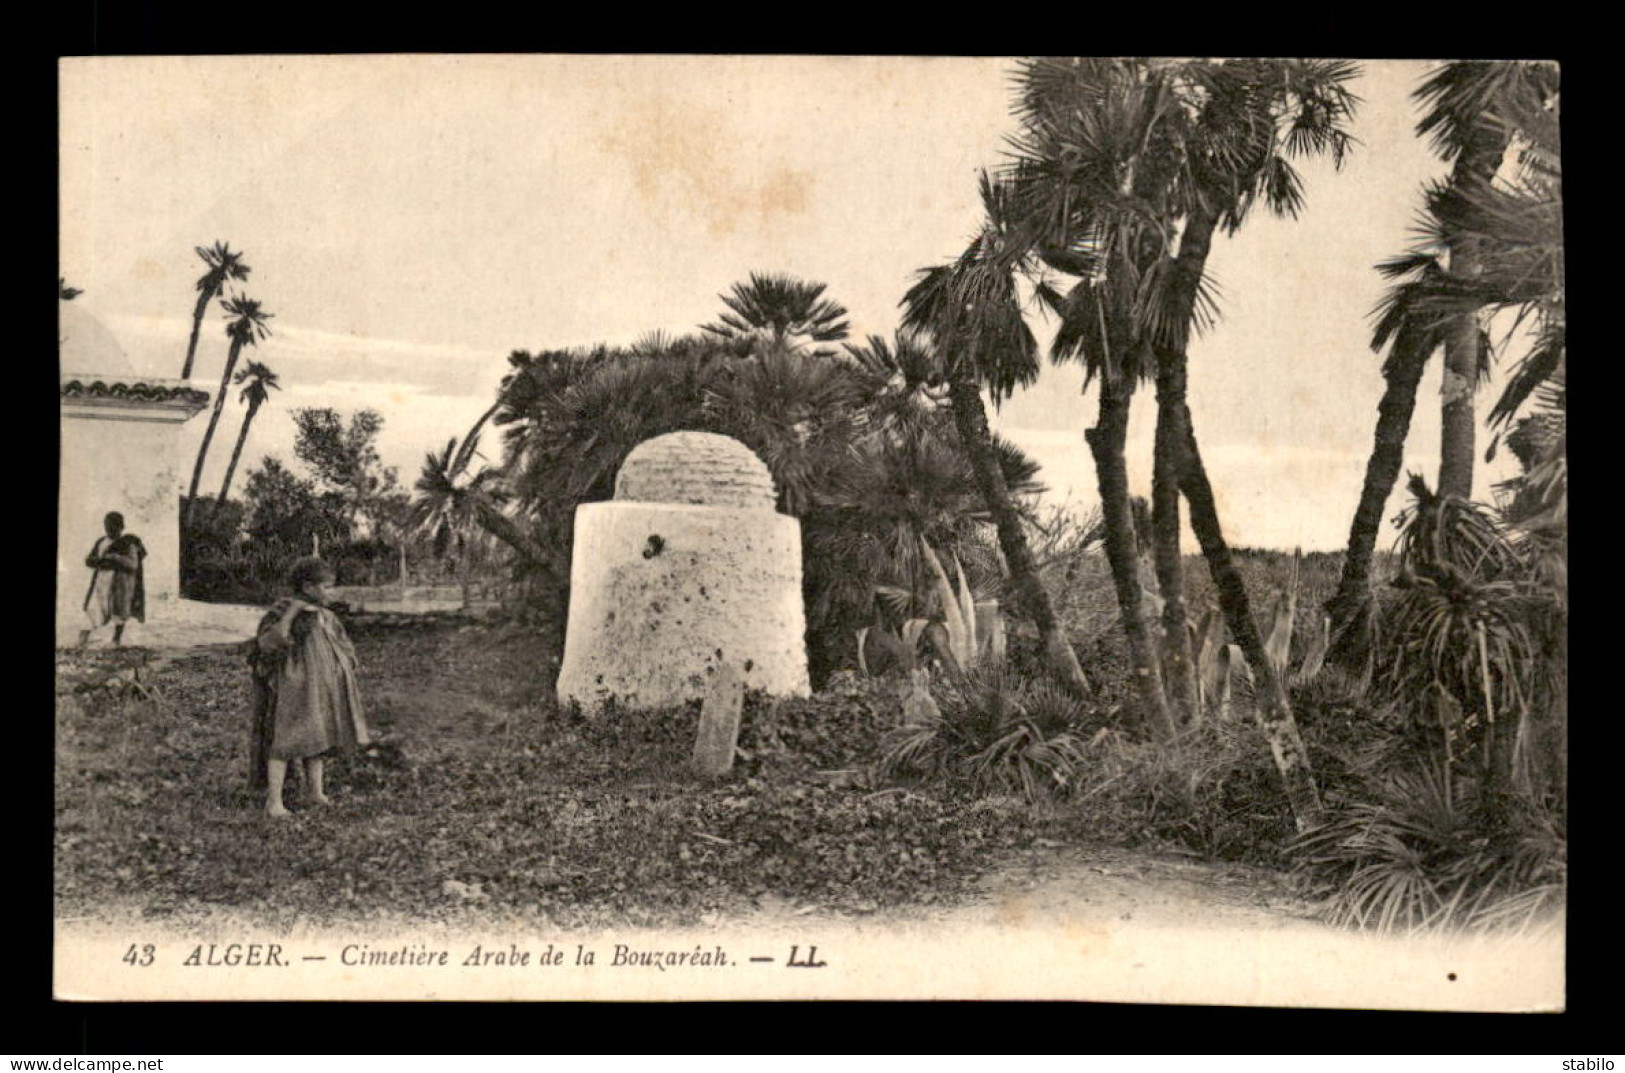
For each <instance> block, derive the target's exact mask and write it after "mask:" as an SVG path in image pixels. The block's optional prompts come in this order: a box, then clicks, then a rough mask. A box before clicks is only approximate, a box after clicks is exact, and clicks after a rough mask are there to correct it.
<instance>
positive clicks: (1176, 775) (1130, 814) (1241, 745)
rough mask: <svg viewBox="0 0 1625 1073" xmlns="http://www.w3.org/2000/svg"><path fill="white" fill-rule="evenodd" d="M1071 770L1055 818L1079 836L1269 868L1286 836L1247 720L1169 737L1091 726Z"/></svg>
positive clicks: (1279, 800)
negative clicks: (1071, 780)
mask: <svg viewBox="0 0 1625 1073" xmlns="http://www.w3.org/2000/svg"><path fill="white" fill-rule="evenodd" d="M1079 769H1080V771H1082V772H1083V773H1084V774H1083V777H1082V778H1081V779H1080V781H1079V784H1078V786H1077V788H1076V789H1075V791H1074V792H1073V795H1072V799H1071V801H1070V802H1069V803H1068V804H1067V806H1066V809H1065V810H1064V812H1063V813H1062V815H1061V817H1060V819H1061V822H1062V823H1063V824H1064V825H1065V826H1066V827H1067V828H1071V829H1075V830H1076V832H1077V833H1078V834H1079V835H1080V836H1083V837H1089V838H1095V839H1100V840H1102V841H1108V842H1113V843H1117V844H1121V845H1129V846H1136V845H1151V846H1158V847H1167V846H1176V847H1180V848H1183V849H1186V850H1190V851H1192V852H1195V853H1198V854H1201V855H1203V856H1206V857H1211V858H1215V859H1219V860H1230V861H1249V862H1252V863H1258V864H1275V863H1279V847H1280V846H1281V845H1282V844H1283V843H1284V842H1285V841H1286V840H1287V839H1288V838H1289V837H1290V836H1291V834H1292V830H1293V828H1292V813H1291V810H1290V808H1289V807H1288V805H1287V801H1286V796H1285V794H1284V793H1282V791H1281V788H1280V779H1279V777H1278V776H1277V774H1276V771H1275V767H1274V763H1273V761H1272V760H1271V758H1270V754H1269V748H1268V746H1267V745H1266V744H1265V743H1264V740H1263V737H1262V735H1260V734H1259V733H1258V732H1257V730H1256V729H1254V728H1253V727H1252V726H1251V725H1248V724H1244V723H1238V722H1214V723H1208V724H1204V725H1203V726H1201V727H1198V728H1196V729H1194V730H1192V731H1189V732H1187V733H1186V734H1184V735H1182V736H1181V737H1180V738H1178V739H1177V740H1176V741H1174V742H1171V743H1159V742H1145V741H1135V740H1133V739H1131V738H1129V737H1128V736H1127V735H1125V734H1123V733H1121V732H1120V731H1116V730H1101V731H1098V732H1097V733H1096V734H1095V735H1094V736H1093V737H1092V738H1090V739H1089V741H1088V742H1087V744H1086V745H1085V746H1084V750H1083V757H1082V760H1081V762H1080V765H1079Z"/></svg>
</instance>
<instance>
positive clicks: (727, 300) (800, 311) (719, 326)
mask: <svg viewBox="0 0 1625 1073" xmlns="http://www.w3.org/2000/svg"><path fill="white" fill-rule="evenodd" d="M825 289H826V284H823V283H816V282H813V281H811V280H802V279H797V278H795V277H794V276H789V275H785V274H783V273H777V272H766V273H762V272H752V273H751V275H750V281H749V282H748V283H735V284H734V285H733V287H732V289H731V290H730V292H729V293H728V294H724V295H719V297H720V298H721V299H722V304H723V305H725V306H727V307H728V310H729V311H728V312H727V313H724V314H722V315H721V316H720V317H719V318H718V320H717V323H715V324H706V325H703V326H702V330H703V331H706V332H710V333H712V334H713V335H717V336H720V337H722V338H725V339H732V338H750V339H765V340H767V341H769V342H771V343H773V344H774V345H775V346H779V347H785V348H788V349H790V350H793V351H796V352H798V353H818V354H831V353H833V351H831V350H829V349H827V348H820V347H817V346H815V344H817V343H830V342H836V341H838V340H841V339H845V338H846V337H847V333H848V331H849V325H848V323H847V320H846V307H845V306H843V305H841V304H840V303H839V302H835V301H832V300H830V299H828V298H825V297H824V291H825Z"/></svg>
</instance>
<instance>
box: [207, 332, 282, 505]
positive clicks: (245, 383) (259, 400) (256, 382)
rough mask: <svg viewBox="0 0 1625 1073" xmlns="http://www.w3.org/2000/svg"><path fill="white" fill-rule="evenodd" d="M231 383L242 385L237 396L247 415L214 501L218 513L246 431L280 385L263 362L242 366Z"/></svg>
mask: <svg viewBox="0 0 1625 1073" xmlns="http://www.w3.org/2000/svg"><path fill="white" fill-rule="evenodd" d="M233 382H234V383H236V384H239V385H242V388H243V390H242V392H241V394H240V395H239V396H238V397H239V398H241V399H242V400H243V402H245V403H247V404H248V413H246V414H244V415H243V424H242V427H241V428H240V429H238V430H237V445H236V446H235V447H233V448H232V450H231V464H230V465H228V466H227V467H226V479H225V480H224V481H222V482H220V497H219V498H218V499H216V500H215V505H214V506H215V510H216V511H218V510H219V509H220V508H221V507H223V506H225V505H226V493H227V492H229V491H231V478H232V477H233V476H234V475H235V474H236V472H237V461H238V459H240V458H242V456H243V444H245V443H247V442H248V430H249V428H250V427H251V426H252V425H253V424H254V418H255V417H256V416H257V415H258V414H259V412H260V407H261V406H264V405H265V404H266V403H267V402H269V401H270V398H271V392H272V391H280V390H281V388H282V385H281V384H279V383H277V375H276V373H275V372H273V371H272V370H271V367H270V366H269V365H266V364H265V363H264V362H258V361H250V362H249V363H248V364H247V365H245V366H243V368H242V371H241V372H239V373H238V374H237V375H236V376H235V377H234V378H233Z"/></svg>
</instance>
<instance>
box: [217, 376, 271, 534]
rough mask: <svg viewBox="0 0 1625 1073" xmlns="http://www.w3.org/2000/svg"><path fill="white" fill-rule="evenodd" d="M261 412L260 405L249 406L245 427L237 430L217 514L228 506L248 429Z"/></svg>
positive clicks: (221, 486) (222, 483) (218, 500)
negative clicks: (229, 493)
mask: <svg viewBox="0 0 1625 1073" xmlns="http://www.w3.org/2000/svg"><path fill="white" fill-rule="evenodd" d="M259 412H260V404H259V403H258V402H257V401H256V402H251V403H249V404H248V413H246V414H244V415H243V427H242V428H240V429H238V430H237V445H236V446H235V447H233V448H232V449H231V462H230V464H229V465H227V466H226V479H225V480H224V481H222V482H221V484H220V498H219V499H216V500H215V501H214V509H215V511H216V512H218V511H219V510H220V508H221V507H223V506H225V505H226V493H227V492H229V491H230V490H231V478H232V477H233V476H235V475H236V473H237V461H238V459H240V458H242V457H243V444H245V443H247V442H248V429H249V426H251V425H252V424H253V423H254V415H255V414H257V413H259Z"/></svg>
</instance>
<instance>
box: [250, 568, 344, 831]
mask: <svg viewBox="0 0 1625 1073" xmlns="http://www.w3.org/2000/svg"><path fill="white" fill-rule="evenodd" d="M288 582H289V586H290V587H291V588H292V589H293V591H294V595H293V596H291V597H285V598H284V599H281V600H279V601H277V602H276V603H275V604H274V605H272V607H271V609H270V611H268V612H267V613H266V615H265V617H264V618H263V619H261V620H260V628H259V633H258V635H257V636H256V638H255V640H254V642H253V643H252V645H251V649H250V653H249V665H250V669H251V670H252V672H253V676H254V684H255V705H254V731H253V733H254V737H253V746H252V750H251V756H250V775H249V783H250V786H251V787H252V788H253V789H256V790H258V789H261V788H263V789H264V790H265V811H266V812H267V813H269V814H270V815H272V816H286V815H287V814H288V810H287V808H286V807H285V806H284V804H283V802H282V786H283V782H284V780H285V779H286V778H287V772H288V763H289V761H294V760H297V761H301V762H302V763H303V766H304V776H305V784H304V785H305V792H306V794H307V795H308V797H309V800H310V801H311V803H313V804H316V805H329V804H331V803H332V802H331V801H330V800H329V798H328V796H327V793H326V790H325V787H324V786H323V777H324V775H325V771H324V762H325V759H326V757H327V756H328V755H330V754H332V753H335V752H341V751H348V750H350V749H354V748H355V747H357V746H361V745H367V744H368V743H369V742H370V741H371V735H370V734H369V733H368V730H367V723H366V716H365V714H364V712H363V711H362V706H361V693H360V690H359V688H358V685H357V676H356V658H355V647H354V646H353V645H352V644H351V643H350V637H349V635H348V634H347V633H346V632H345V630H344V624H343V623H341V622H340V621H339V618H338V615H336V614H335V613H334V612H333V610H332V607H331V606H330V604H329V601H328V598H327V587H328V586H329V585H330V584H332V582H333V569H332V567H330V566H328V565H327V564H326V563H324V562H323V561H322V560H320V559H318V558H315V557H309V558H304V559H300V560H299V561H298V562H296V563H294V565H293V569H292V570H291V571H290V572H289V575H288Z"/></svg>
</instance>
